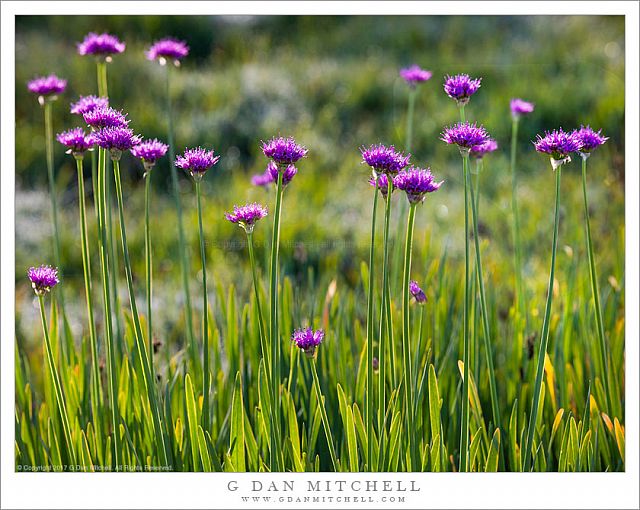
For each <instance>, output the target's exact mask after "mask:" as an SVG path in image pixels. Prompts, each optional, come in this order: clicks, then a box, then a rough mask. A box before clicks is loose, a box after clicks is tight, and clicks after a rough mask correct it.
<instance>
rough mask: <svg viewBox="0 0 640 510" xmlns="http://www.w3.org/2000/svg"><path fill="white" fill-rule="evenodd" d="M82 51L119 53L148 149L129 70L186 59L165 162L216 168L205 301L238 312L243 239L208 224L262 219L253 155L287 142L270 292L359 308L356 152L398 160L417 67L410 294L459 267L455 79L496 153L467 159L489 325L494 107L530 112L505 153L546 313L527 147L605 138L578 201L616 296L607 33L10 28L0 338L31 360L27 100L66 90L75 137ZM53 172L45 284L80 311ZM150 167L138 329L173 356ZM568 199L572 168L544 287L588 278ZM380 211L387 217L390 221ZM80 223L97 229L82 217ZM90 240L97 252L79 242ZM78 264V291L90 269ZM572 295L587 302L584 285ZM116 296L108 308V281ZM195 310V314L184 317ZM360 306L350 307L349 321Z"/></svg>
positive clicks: (244, 280)
mask: <svg viewBox="0 0 640 510" xmlns="http://www.w3.org/2000/svg"><path fill="white" fill-rule="evenodd" d="M89 31H96V32H102V31H108V32H110V33H113V34H114V35H117V36H118V37H119V38H120V39H121V40H123V41H125V42H126V44H127V48H126V51H125V52H124V53H123V54H121V55H117V56H115V57H114V59H113V62H112V63H111V64H110V65H109V66H108V73H109V91H110V95H111V104H112V106H114V107H116V108H119V109H124V110H125V111H126V112H128V113H129V118H130V119H131V127H132V128H133V129H134V130H135V131H136V132H138V133H141V134H142V135H143V136H144V137H148V138H153V137H158V138H160V139H162V140H165V141H166V140H167V125H166V112H165V106H164V105H165V85H164V71H165V70H164V68H162V67H160V66H159V65H158V64H157V63H156V62H149V61H148V60H146V58H145V55H144V51H145V49H146V48H148V46H149V45H150V44H151V43H152V42H153V41H154V40H157V39H159V38H162V37H165V36H175V37H177V38H180V39H183V40H185V41H186V42H187V43H188V44H189V46H190V48H191V53H190V55H189V57H188V58H186V59H185V60H184V61H183V65H182V66H181V67H180V68H179V69H174V70H172V84H171V87H172V89H173V91H172V95H173V100H174V125H175V130H176V137H175V138H176V145H177V152H178V153H179V152H181V151H182V150H183V149H184V148H185V147H193V146H196V145H204V146H206V147H208V148H214V149H215V150H216V152H218V153H219V154H220V155H221V156H222V157H221V160H220V163H219V164H218V166H217V167H216V168H215V169H214V170H212V171H210V172H209V174H208V175H207V177H206V179H205V182H204V188H203V191H204V196H205V202H204V208H205V214H206V218H205V230H206V236H207V250H208V253H207V257H208V258H207V260H208V262H209V266H210V269H209V271H211V274H210V282H211V285H212V287H215V286H218V285H219V286H221V287H223V288H226V287H228V286H229V285H230V284H231V283H233V284H235V286H236V287H237V288H238V292H239V294H240V295H241V296H243V297H244V298H246V299H248V296H249V293H250V291H251V288H250V274H249V270H248V257H247V252H246V246H245V244H244V233H243V232H242V231H241V230H240V229H239V228H237V227H236V226H234V225H231V224H229V223H228V222H226V221H225V220H224V218H223V213H224V211H226V210H229V209H230V208H231V207H232V206H233V205H234V204H241V203H244V202H246V201H254V200H255V201H259V202H262V203H264V204H266V205H267V206H268V207H269V208H270V210H271V209H273V202H274V195H273V192H272V190H264V189H262V188H255V187H252V186H251V184H250V178H251V175H252V174H255V173H261V172H262V171H263V170H264V168H265V166H266V163H267V160H266V158H265V157H264V156H263V155H262V153H261V151H260V141H261V140H266V139H267V138H270V137H271V136H273V135H291V136H294V137H295V138H296V140H298V141H299V142H301V143H303V144H304V145H306V146H307V147H308V148H309V155H308V158H306V159H305V160H303V161H301V163H300V165H299V173H298V176H297V177H296V178H295V180H294V182H293V183H292V184H291V185H290V186H289V187H288V188H287V191H286V193H285V204H284V216H283V223H282V233H281V238H282V241H283V245H282V250H281V253H282V263H283V272H284V273H285V274H286V275H288V276H290V277H291V278H292V279H293V280H294V282H295V284H296V285H295V288H296V293H298V297H301V298H305V297H307V298H310V299H316V294H317V296H319V297H318V299H319V300H320V302H321V301H322V299H323V298H324V294H325V292H326V288H327V284H328V282H329V281H330V280H332V279H334V278H335V279H337V281H338V289H339V290H338V291H339V292H342V291H343V289H348V290H349V291H353V292H354V293H355V294H356V297H358V296H362V287H361V285H360V265H361V262H362V261H366V260H367V257H368V237H369V229H370V214H371V205H370V204H371V199H372V189H371V188H370V186H369V185H368V183H367V179H368V177H369V173H368V171H367V168H366V167H364V166H363V165H361V164H360V159H361V158H360V152H359V147H360V146H362V145H364V144H367V145H368V144H371V143H376V142H383V143H386V144H395V145H396V146H397V147H399V148H402V147H403V146H404V140H405V134H406V132H405V128H406V109H407V99H408V87H407V85H406V84H405V83H404V82H403V81H402V79H401V78H400V77H399V75H398V71H399V69H400V68H401V67H404V66H408V65H411V64H414V63H416V64H418V65H420V66H421V67H423V68H426V69H429V70H431V71H432V72H433V78H432V79H431V80H430V81H428V82H427V83H425V84H422V85H420V86H419V91H418V96H417V101H416V112H415V130H414V142H413V151H412V153H413V161H414V163H415V164H417V165H420V166H427V165H428V166H430V167H431V169H432V171H433V173H434V174H435V176H436V177H437V178H439V179H444V180H445V184H444V185H443V187H442V188H441V190H440V191H439V192H438V193H434V194H432V195H431V196H429V197H428V198H427V200H426V202H425V204H424V205H423V206H422V207H420V208H419V212H418V217H417V221H416V238H415V241H414V243H415V246H416V252H415V258H414V274H413V275H412V276H413V278H415V279H417V280H418V281H420V282H421V283H423V285H424V286H425V287H427V289H428V288H429V282H428V281H425V279H426V277H427V272H428V271H427V268H428V267H429V266H430V264H431V263H432V261H433V260H434V259H438V258H439V257H440V256H441V254H442V253H443V252H444V251H445V250H446V251H447V253H448V257H449V260H450V261H451V264H453V265H454V266H453V267H454V268H456V267H457V268H458V269H459V268H461V267H462V266H461V264H462V261H463V252H462V248H463V246H464V243H463V241H464V237H463V232H462V231H463V227H462V225H463V210H462V186H461V180H462V179H461V175H462V170H461V162H460V156H459V154H458V151H457V150H456V149H455V148H452V147H449V146H447V145H446V144H445V143H443V142H441V141H440V140H439V134H440V132H441V130H442V128H443V127H444V126H446V125H448V124H451V123H453V122H455V121H456V120H457V119H458V110H457V108H456V105H455V103H454V102H453V100H451V99H449V98H448V97H447V96H446V95H445V93H444V92H443V89H442V83H443V78H444V75H446V74H457V73H461V72H464V73H468V74H470V75H471V76H472V77H477V76H481V77H482V87H481V89H480V90H479V92H478V93H477V94H476V95H475V96H473V98H472V100H471V102H470V104H469V105H468V106H467V109H466V113H467V118H468V119H470V120H472V121H478V122H481V123H482V124H484V126H485V127H486V128H487V130H488V131H489V132H490V133H491V135H492V136H493V137H494V138H495V139H496V140H497V141H498V143H499V146H500V149H499V150H498V151H497V152H496V153H494V154H491V155H490V156H487V157H486V158H485V165H484V169H483V171H482V173H481V175H480V176H479V182H480V187H481V192H480V196H481V199H480V200H481V203H480V222H481V231H482V237H483V239H482V240H483V250H484V262H485V264H486V268H485V274H486V279H487V281H488V292H490V293H491V296H492V300H494V301H495V303H496V304H497V306H499V307H500V309H501V312H500V316H501V317H503V316H504V315H503V312H504V313H505V314H508V308H509V306H511V301H512V298H513V296H512V293H511V288H512V285H511V282H512V278H513V269H512V267H513V262H512V260H513V246H512V241H511V239H512V230H511V212H510V211H511V208H510V200H511V180H510V174H509V147H510V137H511V116H510V111H509V101H510V99H511V98H512V97H520V98H523V99H525V100H528V101H532V102H534V103H535V105H536V109H535V112H534V113H533V114H531V115H529V116H527V117H525V118H523V119H522V121H521V122H520V135H519V141H518V168H517V171H518V174H519V180H520V202H519V203H520V211H521V212H520V215H521V223H522V231H523V232H522V239H523V241H524V243H525V246H524V250H523V252H524V253H525V259H526V260H525V261H524V273H525V278H526V280H527V286H528V289H529V292H531V293H535V294H536V295H537V296H542V298H543V297H544V292H545V286H546V279H547V278H548V276H547V275H548V265H549V253H550V245H551V236H552V217H553V193H554V186H553V174H552V171H551V168H550V165H549V162H548V159H547V158H546V157H543V156H541V155H539V154H536V153H535V151H534V150H533V147H532V144H531V140H532V139H534V138H535V134H536V133H541V132H543V131H544V130H545V129H553V128H557V127H560V126H562V127H563V128H565V129H572V128H574V127H578V126H579V125H580V124H582V123H584V124H587V123H589V124H591V126H593V127H594V128H597V129H599V128H602V129H603V132H604V133H605V134H606V135H607V136H609V137H610V139H609V141H608V142H607V144H606V145H604V146H603V147H602V148H601V149H599V150H598V151H597V154H594V156H593V157H592V158H591V159H590V160H589V193H590V201H591V204H590V205H591V208H592V211H591V213H592V229H593V236H594V242H595V247H596V251H597V260H598V265H599V271H600V275H601V277H602V280H604V281H605V282H609V283H608V284H606V283H605V284H604V288H603V292H604V293H611V292H618V291H619V290H620V287H619V285H620V283H619V282H622V281H623V280H624V274H622V273H621V271H622V270H623V267H624V264H623V260H624V134H625V133H624V18H623V17H612V16H605V17H594V16H574V17H563V16H528V17H513V16H502V17H494V16H482V17H465V16H455V17H453V16H451V17H449V16H434V17H421V16H401V17H400V16H398V17H381V16H377V17H373V16H357V17H349V16H340V17H334V16H316V17H311V16H240V17H226V16H171V17H161V16H126V17H125V16H107V17H103V16H100V17H90V16H81V17H80V16H75V17H63V16H47V17H44V16H28V17H19V18H17V21H16V83H15V85H16V148H15V151H16V274H15V277H16V298H17V301H18V303H17V321H16V327H17V336H18V337H19V338H20V339H22V341H24V342H25V345H26V344H32V345H33V346H34V347H35V346H37V345H38V343H37V342H38V341H39V336H38V335H39V329H38V328H39V327H38V321H37V320H31V319H35V318H36V313H37V309H36V308H35V307H34V306H33V293H32V292H31V289H30V288H29V286H28V284H27V283H26V278H25V271H26V269H27V268H28V267H29V266H30V265H36V264H40V263H47V262H50V261H51V260H52V255H51V254H52V245H51V229H50V220H49V198H48V195H47V172H46V165H45V153H44V125H43V114H42V109H41V108H40V106H39V105H38V103H37V100H36V98H35V97H33V96H32V95H31V94H30V93H29V92H28V91H27V89H26V82H27V81H28V80H29V79H31V78H33V77H34V76H36V75H42V74H48V73H51V72H54V73H56V74H58V75H59V76H61V77H64V78H66V79H68V87H67V91H66V92H65V93H64V94H63V95H62V96H61V97H60V98H59V100H58V101H57V103H56V104H55V106H54V131H55V132H59V131H62V130H63V129H67V128H71V127H74V126H76V125H81V124H80V121H81V119H79V118H77V117H74V116H72V115H70V113H69V103H70V102H72V101H75V100H76V99H77V97H78V96H79V95H87V94H95V93H96V91H97V85H96V71H95V62H94V60H93V59H92V58H87V57H81V56H79V55H78V54H77V51H76V43H78V42H80V41H82V39H83V38H84V36H85V34H86V33H87V32H89ZM55 165H56V175H57V180H58V182H57V185H58V189H59V190H60V195H59V197H58V200H59V204H60V205H59V207H60V214H61V218H60V221H61V223H62V224H63V225H64V228H63V233H62V244H63V253H62V256H63V261H64V272H63V274H62V279H63V281H64V285H65V287H66V288H67V289H69V288H71V289H77V291H78V293H79V294H78V296H81V295H83V291H82V289H83V287H82V265H81V253H80V236H79V227H78V221H77V184H76V173H75V164H74V161H73V159H72V158H71V157H70V156H68V155H65V153H64V150H63V148H62V147H61V146H59V145H58V144H56V146H55ZM168 165H169V161H168V158H165V159H164V160H162V161H161V162H160V163H159V164H158V166H157V167H156V169H155V170H154V171H153V182H152V186H153V193H154V196H153V198H152V210H153V212H152V215H153V219H152V221H153V223H154V228H153V243H154V266H155V267H154V272H155V274H154V300H155V301H154V307H155V308H157V310H158V311H159V312H160V313H156V316H155V317H156V318H155V321H156V324H158V326H156V327H163V329H162V331H163V333H162V334H163V335H167V336H179V335H180V328H181V326H180V325H178V324H177V323H176V321H177V320H178V319H179V317H180V316H181V313H180V310H179V304H180V302H181V300H182V298H181V296H180V295H179V294H180V291H181V285H180V283H179V277H180V269H179V261H178V255H177V230H176V222H175V213H174V209H173V202H172V200H171V195H170V194H169V193H168V190H169V187H168V184H169V170H168ZM88 166H89V165H88V164H87V165H86V168H87V172H86V175H87V179H90V171H89V168H88ZM122 171H123V178H124V179H125V182H124V194H125V202H126V207H127V213H126V214H127V215H126V217H127V222H128V223H127V229H128V232H127V234H128V237H129V242H130V249H131V252H132V256H133V263H134V272H135V273H136V276H137V282H136V284H137V285H138V288H139V292H140V297H139V299H140V303H143V302H144V301H143V296H144V257H143V253H144V252H143V243H144V237H143V236H144V229H143V218H144V216H143V194H144V193H143V190H144V183H143V181H142V167H141V165H140V164H139V162H138V161H136V160H134V159H133V158H132V157H131V156H128V155H125V156H124V157H123V160H122ZM180 182H181V189H182V198H183V206H184V207H185V210H186V220H187V227H188V228H187V230H188V232H187V234H188V238H189V239H188V240H189V243H190V249H191V256H192V271H193V278H192V284H193V295H194V296H197V295H198V294H196V293H197V292H198V282H199V280H198V274H197V268H198V266H199V257H198V253H199V252H198V244H197V242H198V237H197V218H196V214H195V195H194V192H193V189H192V183H191V181H190V180H189V179H188V178H187V177H186V176H184V175H181V176H180ZM90 191H91V186H90V183H89V182H87V192H89V193H90ZM581 193H582V190H581V184H580V165H579V162H578V161H574V162H573V163H572V164H570V165H567V166H565V167H564V171H563V184H562V207H563V208H562V223H561V230H560V250H559V260H558V264H559V269H558V271H557V274H559V276H558V278H560V279H562V278H566V274H564V273H563V269H562V268H563V267H564V268H567V267H569V264H570V261H571V259H572V258H573V257H579V258H581V260H582V261H583V262H584V264H586V254H585V247H584V232H583V211H582V195H581ZM400 199H402V200H404V197H400V196H398V197H396V198H395V201H396V204H399V200H400ZM88 203H89V204H91V203H92V200H91V199H89V201H88ZM394 207H395V211H396V213H397V211H398V210H399V207H398V206H397V205H396V206H394ZM379 216H381V215H379ZM89 219H90V220H91V221H93V220H94V219H95V218H94V215H93V213H92V212H90V214H89ZM269 223H270V221H269V220H267V221H265V222H263V223H262V224H260V225H259V226H258V227H257V229H256V234H255V236H254V237H255V239H256V242H257V253H258V257H259V258H260V259H261V260H262V261H263V262H262V267H263V271H264V272H266V268H267V267H268V266H267V265H266V257H267V251H268V239H269V230H270V226H269ZM392 225H393V226H394V227H393V229H394V230H396V231H398V240H399V242H400V243H402V242H403V241H402V237H403V235H404V221H403V222H402V223H400V218H395V217H394V218H393V220H392ZM400 225H402V226H401V227H400V228H396V226H398V227H399V226H400ZM90 228H91V230H92V232H94V234H92V235H94V236H95V229H94V228H93V224H91V226H90ZM380 233H381V231H380ZM394 235H395V234H394ZM379 239H380V240H381V235H380V236H379ZM118 242H119V241H118ZM94 245H95V244H94ZM118 246H119V245H118ZM93 264H94V265H93V267H94V276H95V275H96V274H97V270H98V267H99V265H98V261H97V258H96V259H95V261H94V263H93ZM581 267H584V268H586V266H581ZM458 274H460V273H458ZM576 278H579V279H580V281H581V282H583V283H584V284H585V285H587V284H588V283H587V282H588V280H587V278H588V275H587V272H586V269H585V271H584V272H583V274H582V273H581V274H580V275H579V276H577V277H576ZM121 280H122V283H121V285H120V290H121V292H124V294H123V296H122V300H123V303H125V304H126V303H127V299H126V289H125V285H124V277H123V276H121ZM583 280H584V281H583ZM616 286H617V288H616ZM66 292H67V295H70V294H71V291H70V290H67V291H66ZM312 296H313V297H312ZM542 300H543V299H541V300H538V301H536V302H535V303H534V304H533V305H532V306H539V305H540V301H542ZM67 301H70V299H69V298H67ZM198 302H199V300H198V299H195V301H194V305H195V306H196V307H197V304H198ZM365 302H366V301H365V300H364V297H362V301H361V307H359V308H361V313H362V315H363V316H364V313H365V308H366V306H365ZM84 306H85V305H84V299H76V300H73V302H72V303H69V304H68V305H67V307H68V309H69V310H68V311H69V312H70V313H71V315H72V317H71V318H72V327H73V328H74V330H75V331H76V332H81V331H82V329H83V325H82V324H83V322H82V321H83V316H84ZM139 306H140V307H141V308H142V305H141V304H140V305H139ZM541 311H542V310H540V312H541Z"/></svg>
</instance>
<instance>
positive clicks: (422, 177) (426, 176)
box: [393, 166, 444, 204]
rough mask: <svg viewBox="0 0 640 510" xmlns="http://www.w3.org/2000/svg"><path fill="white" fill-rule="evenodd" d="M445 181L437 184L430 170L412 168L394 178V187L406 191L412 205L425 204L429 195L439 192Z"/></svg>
mask: <svg viewBox="0 0 640 510" xmlns="http://www.w3.org/2000/svg"><path fill="white" fill-rule="evenodd" d="M443 182H444V181H440V182H436V181H435V179H434V178H433V175H432V174H431V169H430V168H418V167H415V166H412V167H411V168H409V169H408V170H403V171H402V172H400V173H399V174H398V175H396V176H395V177H394V178H393V186H394V187H396V188H398V189H400V190H402V191H404V192H405V193H406V194H407V199H408V200H409V203H410V204H417V203H419V202H423V201H424V199H425V198H426V196H427V193H433V192H434V191H437V190H438V189H439V188H440V186H442V183H443Z"/></svg>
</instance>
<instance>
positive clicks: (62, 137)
mask: <svg viewBox="0 0 640 510" xmlns="http://www.w3.org/2000/svg"><path fill="white" fill-rule="evenodd" d="M56 140H58V142H60V143H61V144H62V145H64V146H65V147H66V148H67V151H66V152H67V154H73V157H74V158H80V159H82V157H83V156H84V153H85V152H86V151H90V150H92V149H93V144H94V143H95V142H94V138H93V134H86V133H85V132H84V129H82V128H81V127H77V128H74V129H70V130H68V131H63V132H62V133H58V135H57V136H56Z"/></svg>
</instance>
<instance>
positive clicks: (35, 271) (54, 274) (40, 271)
mask: <svg viewBox="0 0 640 510" xmlns="http://www.w3.org/2000/svg"><path fill="white" fill-rule="evenodd" d="M27 276H28V277H29V280H30V281H31V286H32V287H33V291H34V292H35V293H36V295H37V296H43V295H45V294H46V293H48V292H49V291H50V290H51V289H52V288H53V287H55V286H56V285H58V283H60V280H59V279H58V269H57V268H55V267H51V266H45V265H44V264H43V265H41V266H40V267H30V268H29V270H28V271H27Z"/></svg>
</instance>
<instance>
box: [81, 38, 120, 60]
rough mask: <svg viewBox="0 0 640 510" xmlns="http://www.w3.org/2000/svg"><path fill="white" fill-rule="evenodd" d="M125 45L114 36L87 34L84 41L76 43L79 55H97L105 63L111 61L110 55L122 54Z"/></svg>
mask: <svg viewBox="0 0 640 510" xmlns="http://www.w3.org/2000/svg"><path fill="white" fill-rule="evenodd" d="M125 46H126V45H125V43H123V42H121V41H120V40H119V39H118V38H117V37H116V36H115V35H111V34H107V33H104V34H96V33H94V32H90V33H88V34H87V35H86V36H85V38H84V41H82V42H81V43H78V53H79V54H80V55H97V56H100V57H105V60H107V62H110V61H111V55H115V54H117V53H122V52H123V51H124V49H125Z"/></svg>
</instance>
